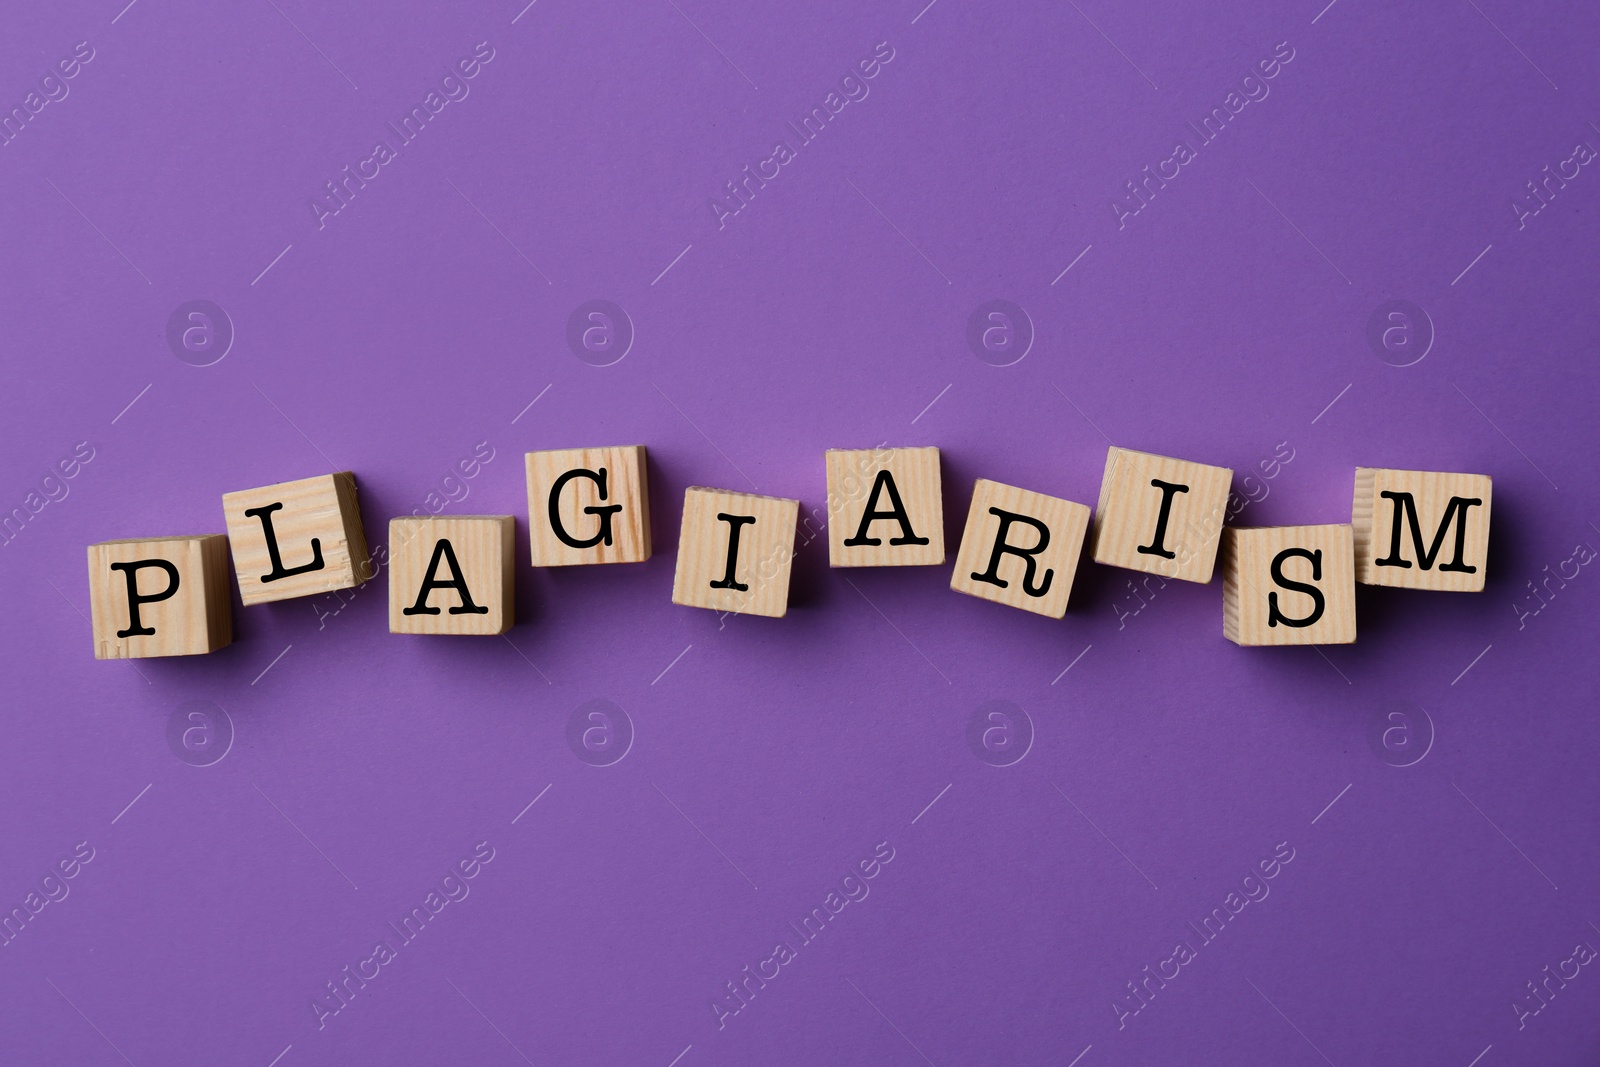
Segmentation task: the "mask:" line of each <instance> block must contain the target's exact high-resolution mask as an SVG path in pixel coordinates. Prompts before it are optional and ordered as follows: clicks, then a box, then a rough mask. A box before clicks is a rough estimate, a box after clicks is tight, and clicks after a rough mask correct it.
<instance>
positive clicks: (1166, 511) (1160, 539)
mask: <svg viewBox="0 0 1600 1067" xmlns="http://www.w3.org/2000/svg"><path fill="white" fill-rule="evenodd" d="M1150 484H1151V485H1153V486H1155V487H1156V488H1157V489H1159V490H1161V514H1159V515H1157V516H1156V535H1155V536H1154V537H1152V538H1151V539H1150V543H1149V544H1148V545H1140V546H1139V547H1138V549H1137V550H1136V551H1138V552H1141V553H1143V554H1144V555H1146V556H1160V557H1162V558H1163V559H1172V558H1173V557H1174V553H1172V552H1168V551H1167V549H1166V545H1165V542H1166V540H1167V519H1168V517H1170V516H1171V514H1172V496H1173V494H1174V493H1187V492H1188V491H1189V487H1188V486H1187V485H1175V484H1174V483H1172V482H1164V481H1162V480H1161V479H1160V478H1151V479H1150Z"/></svg>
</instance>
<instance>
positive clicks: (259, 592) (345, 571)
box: [222, 471, 372, 606]
mask: <svg viewBox="0 0 1600 1067" xmlns="http://www.w3.org/2000/svg"><path fill="white" fill-rule="evenodd" d="M222 511H223V515H224V517H225V518H226V519H227V523H228V542H229V544H230V545H231V546H232V549H233V569H234V573H235V574H236V575H237V577H238V582H239V599H240V600H242V601H244V603H245V604H246V606H248V605H250V604H265V603H267V602H268V601H272V600H288V599H290V598H291V597H299V596H311V595H312V594H314V593H329V592H332V591H333V590H335V589H350V588H352V587H354V586H358V585H360V584H361V583H362V582H364V581H366V580H367V579H368V578H371V577H372V560H371V557H369V556H368V554H367V535H366V534H365V532H363V530H362V528H361V509H360V508H359V507H358V506H357V504H356V476H355V475H354V474H351V473H350V472H349V471H345V472H343V473H340V474H325V475H322V476H321V477H319V478H303V479H301V480H300V481H297V482H281V483H279V484H278V485H268V486H263V487H262V488H260V489H241V490H240V491H238V492H236V493H224V494H223V496H222Z"/></svg>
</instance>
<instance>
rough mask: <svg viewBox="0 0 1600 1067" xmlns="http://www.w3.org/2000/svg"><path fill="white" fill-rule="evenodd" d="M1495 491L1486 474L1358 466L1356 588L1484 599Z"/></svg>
mask: <svg viewBox="0 0 1600 1067" xmlns="http://www.w3.org/2000/svg"><path fill="white" fill-rule="evenodd" d="M1493 488H1494V485H1493V482H1492V481H1491V480H1490V478H1489V476H1488V475H1487V474H1446V473H1442V472H1438V471H1400V470H1390V469H1388V468H1386V467H1357V468H1356V495H1355V501H1354V504H1353V506H1352V507H1351V509H1350V525H1351V526H1353V527H1355V535H1356V581H1358V582H1360V583H1362V584H1363V585H1391V586H1400V587H1402V588H1405V589H1432V590H1436V591H1439V592H1447V593H1481V592H1483V582H1484V579H1485V577H1487V574H1486V572H1487V570H1488V567H1487V566H1486V564H1487V563H1488V556H1489V503H1490V494H1491V490H1492V489H1493Z"/></svg>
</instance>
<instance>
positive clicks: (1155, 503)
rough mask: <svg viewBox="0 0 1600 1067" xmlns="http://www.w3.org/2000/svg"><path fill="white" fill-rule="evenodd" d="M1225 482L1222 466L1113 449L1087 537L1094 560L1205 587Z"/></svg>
mask: <svg viewBox="0 0 1600 1067" xmlns="http://www.w3.org/2000/svg"><path fill="white" fill-rule="evenodd" d="M1232 483H1233V471H1231V470H1229V469H1228V468H1227V467H1211V466H1207V465H1206V464H1204V463H1191V462H1189V461H1188V460H1182V459H1171V458H1168V457H1167V456H1156V455H1152V454H1150V453H1149V452H1135V451H1133V450H1132V449H1128V448H1112V449H1111V450H1110V451H1108V452H1107V453H1106V473H1105V478H1104V480H1102V481H1101V483H1100V503H1099V505H1098V506H1097V507H1096V508H1095V516H1094V531H1093V532H1092V533H1091V534H1090V551H1091V552H1092V553H1093V554H1094V561H1095V562H1096V563H1104V564H1106V565H1108V566H1112V567H1126V568H1127V569H1128V570H1134V571H1145V572H1148V573H1150V574H1159V575H1161V576H1162V577H1163V578H1178V579H1180V580H1182V581H1185V582H1199V583H1200V584H1202V585H1204V584H1205V583H1206V582H1209V581H1210V580H1211V573H1212V570H1213V569H1214V568H1215V565H1216V561H1217V544H1218V541H1219V539H1220V537H1221V535H1222V523H1223V519H1224V518H1226V516H1227V510H1228V490H1229V487H1230V486H1231V485H1232Z"/></svg>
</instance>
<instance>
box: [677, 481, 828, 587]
mask: <svg viewBox="0 0 1600 1067" xmlns="http://www.w3.org/2000/svg"><path fill="white" fill-rule="evenodd" d="M799 518H800V502H799V501H798V500H785V499H783V498H782V497H775V496H756V495H754V494H752V493H734V492H730V491H728V490H726V489H706V488H703V487H700V486H691V487H690V488H689V489H687V490H685V492H684V494H683V529H682V531H681V532H680V533H679V535H678V565H677V569H676V571H675V572H674V574H673V578H672V602H673V603H674V604H684V605H687V606H688V607H693V608H710V609H711V610H713V611H726V612H732V613H735V614H739V615H766V616H769V617H771V618H782V617H783V615H784V613H785V612H786V611H788V610H789V568H790V565H791V564H792V563H793V561H794V534H795V528H796V526H797V524H798V522H799Z"/></svg>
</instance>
